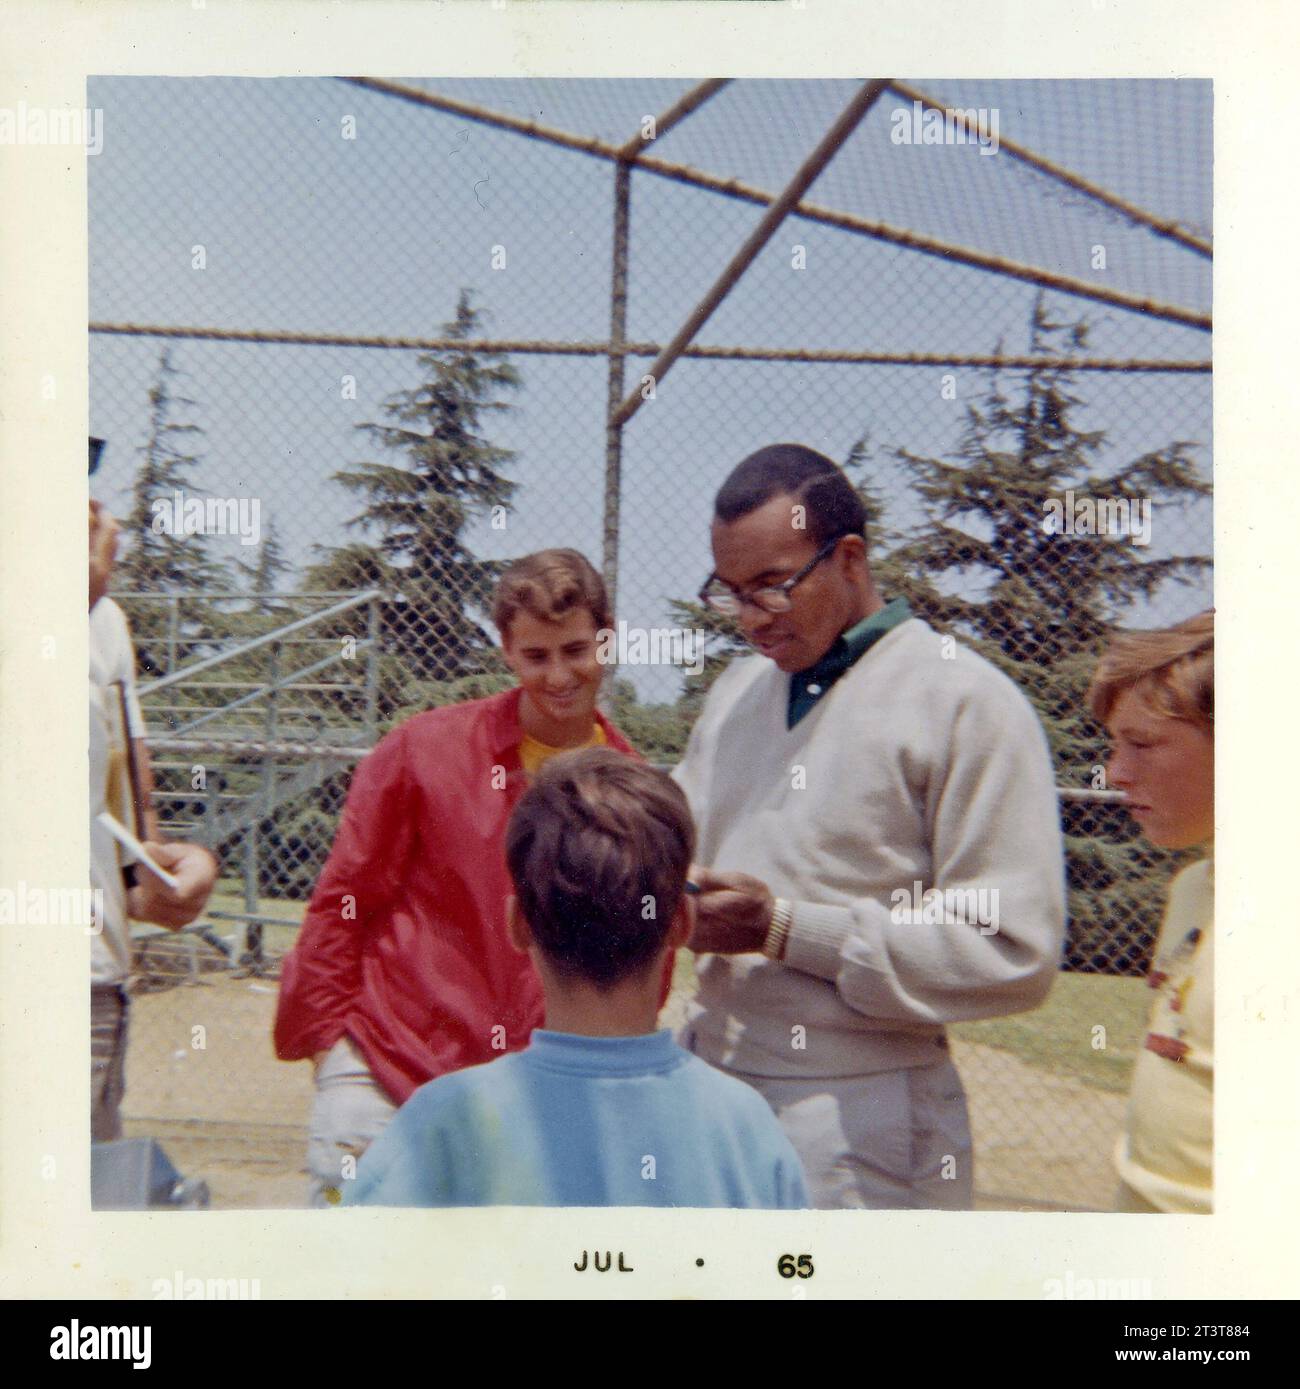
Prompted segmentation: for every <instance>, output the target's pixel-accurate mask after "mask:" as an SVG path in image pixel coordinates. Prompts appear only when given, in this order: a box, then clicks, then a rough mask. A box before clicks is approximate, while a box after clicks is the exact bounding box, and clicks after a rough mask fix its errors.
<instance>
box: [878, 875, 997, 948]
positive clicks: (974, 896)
mask: <svg viewBox="0 0 1300 1389" xmlns="http://www.w3.org/2000/svg"><path fill="white" fill-rule="evenodd" d="M890 901H891V903H892V905H891V907H890V909H889V919H890V920H891V921H892V922H893V923H894V925H895V926H943V925H951V926H978V927H979V928H980V935H982V936H995V935H997V932H998V890H997V888H995V887H978V888H977V887H943V888H939V887H928V888H925V890H924V891H922V887H921V880H920V879H919V878H918V879H917V880H916V881H915V882H913V884H912V886H911V887H910V888H906V887H896V888H895V889H894V890H893V892H891V893H890Z"/></svg>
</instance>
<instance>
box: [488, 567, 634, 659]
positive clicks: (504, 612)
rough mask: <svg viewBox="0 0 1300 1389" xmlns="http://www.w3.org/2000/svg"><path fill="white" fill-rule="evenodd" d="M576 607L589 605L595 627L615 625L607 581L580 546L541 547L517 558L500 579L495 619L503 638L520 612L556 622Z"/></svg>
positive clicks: (494, 611) (494, 612)
mask: <svg viewBox="0 0 1300 1389" xmlns="http://www.w3.org/2000/svg"><path fill="white" fill-rule="evenodd" d="M574 608H586V609H587V610H588V612H590V613H591V615H592V617H593V618H594V619H595V623H596V630H597V631H600V629H601V628H602V627H612V626H613V625H614V619H613V614H612V613H611V612H610V610H609V596H608V594H607V593H606V592H605V581H604V580H603V579H602V578H601V577H600V575H599V574H598V573H597V572H596V570H595V569H594V568H593V567H592V565H591V563H590V562H589V561H588V560H587V558H586V557H585V556H584V555H580V554H579V553H578V551H577V550H538V551H537V553H536V554H532V555H525V556H524V557H523V558H522V559H517V560H515V561H514V563H513V564H511V565H510V567H509V568H508V569H506V571H505V572H504V573H503V574H502V575H501V578H500V579H499V580H498V581H497V588H496V593H495V595H494V596H493V599H492V621H493V623H494V624H495V626H496V629H497V631H498V632H500V633H501V639H502V641H504V640H505V639H506V637H507V636H508V635H509V633H510V624H511V623H512V622H513V621H514V619H515V617H516V615H517V614H518V613H520V612H526V613H528V614H530V615H531V616H532V617H535V618H538V619H539V620H540V621H542V622H554V621H555V620H556V619H557V618H561V617H563V616H564V615H565V614H566V613H568V612H570V611H572V609H574Z"/></svg>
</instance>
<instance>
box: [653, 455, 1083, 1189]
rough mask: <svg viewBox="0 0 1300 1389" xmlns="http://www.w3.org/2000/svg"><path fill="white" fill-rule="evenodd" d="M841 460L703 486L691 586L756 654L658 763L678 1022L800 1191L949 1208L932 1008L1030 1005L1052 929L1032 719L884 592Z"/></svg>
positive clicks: (1048, 803)
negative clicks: (667, 776)
mask: <svg viewBox="0 0 1300 1389" xmlns="http://www.w3.org/2000/svg"><path fill="white" fill-rule="evenodd" d="M865 521H866V517H865V513H864V511H863V508H862V504H861V501H860V499H859V498H858V497H857V494H856V493H855V492H854V490H853V488H852V486H851V485H850V484H849V482H848V480H847V479H846V478H845V476H844V475H843V473H841V472H840V470H839V469H838V468H836V467H835V465H834V464H833V463H832V462H831V461H830V460H829V459H827V458H825V457H823V456H822V455H821V454H818V453H816V452H814V451H813V450H811V449H807V448H804V447H802V446H799V445H794V444H779V445H774V446H772V447H769V448H765V449H761V450H760V451H759V452H758V453H755V454H752V455H751V456H750V457H749V458H747V459H745V460H744V462H742V463H741V464H740V465H739V466H738V467H737V468H736V469H735V470H734V471H733V472H732V474H731V475H730V477H728V479H727V480H726V482H725V483H724V484H723V486H722V489H721V490H720V491H719V493H718V496H717V499H716V501H715V517H714V522H713V528H712V544H713V556H714V563H715V569H714V573H713V575H712V576H711V577H710V579H709V580H708V582H707V583H706V584H705V586H704V588H703V589H702V590H701V597H702V598H703V600H704V601H706V602H708V603H709V604H710V605H711V606H712V607H714V608H715V609H717V610H718V611H721V612H724V613H726V612H730V613H733V614H734V615H735V616H736V618H737V621H738V623H739V625H740V627H741V629H742V631H743V632H744V635H745V637H746V638H747V639H748V640H749V641H750V642H751V643H752V645H753V646H754V647H755V648H756V651H757V653H758V654H757V655H755V656H751V657H748V658H745V659H741V660H736V661H734V662H733V663H732V664H731V665H730V666H729V667H728V669H727V670H726V671H725V672H724V673H723V674H722V675H721V676H720V677H719V678H718V680H717V682H716V683H715V685H714V687H713V689H712V690H711V691H710V693H709V697H708V700H707V702H706V704H705V707H704V710H703V712H702V713H701V715H700V718H699V720H698V722H697V723H696V726H695V728H694V730H693V732H692V735H691V739H690V743H689V745H688V747H687V750H686V754H685V757H684V758H683V760H682V763H681V765H680V766H679V767H678V768H677V770H676V772H675V773H674V775H675V776H676V778H677V780H678V781H679V782H680V783H681V785H682V788H683V789H684V790H685V792H686V794H687V798H688V800H689V801H690V805H691V810H692V813H693V814H694V816H695V820H696V824H697V826H698V829H699V836H698V842H697V849H696V857H697V860H698V863H697V865H696V866H695V867H694V868H693V869H692V877H693V879H694V880H695V881H696V883H697V884H698V885H699V887H700V889H701V891H700V894H699V896H698V897H697V899H696V901H697V925H696V929H695V933H694V934H693V936H692V938H691V942H690V944H691V948H692V949H693V950H695V951H696V952H697V953H698V954H699V956H700V964H699V979H700V990H699V995H698V997H697V999H696V1001H695V1003H694V1004H693V1005H692V1012H691V1015H690V1017H689V1018H688V1021H687V1023H686V1025H685V1027H684V1029H683V1035H682V1040H683V1042H684V1043H685V1045H687V1046H688V1047H689V1048H690V1049H691V1050H693V1051H694V1052H695V1053H696V1054H697V1055H699V1056H702V1057H703V1058H704V1059H705V1060H707V1061H709V1062H711V1063H712V1064H714V1065H716V1066H719V1067H721V1068H722V1069H724V1070H727V1071H729V1072H731V1073H732V1074H734V1075H737V1076H739V1077H740V1078H741V1079H743V1080H745V1081H747V1082H748V1083H749V1084H751V1085H753V1086H754V1087H755V1088H756V1089H757V1090H759V1091H760V1092H761V1093H762V1094H763V1095H764V1096H765V1097H766V1098H767V1100H768V1102H769V1103H770V1104H771V1105H772V1108H773V1109H774V1110H775V1112H776V1114H777V1117H778V1118H779V1119H780V1120H781V1123H782V1125H783V1126H784V1127H785V1129H786V1132H787V1133H788V1135H789V1137H790V1139H791V1141H792V1143H793V1144H794V1147H795V1148H796V1150H797V1151H798V1152H799V1155H800V1157H801V1159H802V1160H803V1163H804V1166H805V1169H806V1171H807V1174H808V1178H809V1185H810V1189H811V1191H812V1196H813V1202H814V1204H815V1205H816V1206H819V1207H823V1208H830V1207H870V1208H876V1209H890V1208H948V1209H962V1208H968V1207H969V1206H970V1205H971V1202H972V1194H973V1172H972V1160H971V1140H970V1128H969V1122H968V1118H967V1113H966V1102H965V1096H964V1095H963V1093H962V1087H961V1082H960V1080H959V1078H958V1076H957V1072H956V1070H955V1068H954V1067H953V1065H952V1063H951V1061H950V1060H949V1056H948V1044H947V1039H946V1037H945V1033H944V1024H945V1023H948V1022H954V1021H959V1020H965V1019H971V1018H982V1017H993V1016H997V1015H999V1014H1005V1013H1015V1012H1020V1011H1023V1010H1025V1009H1029V1008H1033V1007H1035V1006H1037V1005H1038V1004H1039V1003H1041V1002H1042V1000H1043V998H1044V997H1045V996H1046V994H1047V992H1048V990H1049V989H1050V987H1051V983H1052V979H1053V978H1054V976H1055V972H1056V969H1057V966H1058V963H1059V959H1060V953H1061V943H1062V935H1063V930H1064V881H1063V879H1064V871H1063V858H1062V851H1061V836H1060V828H1059V815H1058V809H1057V801H1056V793H1055V789H1054V786H1053V777H1052V768H1051V762H1050V758H1049V754H1048V749H1047V743H1046V739H1045V738H1044V736H1043V731H1042V728H1041V726H1040V724H1039V722H1038V719H1037V716H1036V715H1035V713H1034V711H1033V709H1032V708H1031V707H1030V705H1029V703H1028V701H1027V700H1026V699H1025V698H1024V696H1023V695H1022V694H1021V693H1020V692H1019V690H1018V689H1017V688H1016V687H1015V685H1013V684H1012V682H1011V681H1010V680H1008V679H1007V678H1006V677H1005V676H1004V675H1002V674H1001V673H1000V672H999V671H997V670H996V669H995V668H994V667H993V666H992V665H991V664H989V662H987V661H985V660H984V659H983V658H982V657H980V656H978V655H977V654H976V653H974V652H973V651H971V650H969V649H967V648H965V647H962V646H960V645H959V644H958V643H956V642H955V641H954V640H953V639H952V638H950V637H942V636H940V635H939V634H938V633H936V632H935V631H934V630H933V629H931V628H930V627H929V626H928V625H927V624H926V623H925V622H923V621H921V620H919V619H917V618H914V617H912V616H911V614H910V613H909V611H908V609H907V605H906V603H905V602H903V601H902V600H901V599H900V600H895V601H894V602H892V603H889V604H885V603H884V601H883V600H882V598H881V596H880V594H879V593H878V591H877V589H876V586H875V582H874V580H873V578H872V575H871V570H870V567H869V565H868V562H867V549H866V541H865Z"/></svg>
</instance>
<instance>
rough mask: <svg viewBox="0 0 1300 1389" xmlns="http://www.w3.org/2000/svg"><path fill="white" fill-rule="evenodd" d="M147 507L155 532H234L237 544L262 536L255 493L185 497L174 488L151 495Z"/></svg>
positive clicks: (254, 542)
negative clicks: (241, 495)
mask: <svg viewBox="0 0 1300 1389" xmlns="http://www.w3.org/2000/svg"><path fill="white" fill-rule="evenodd" d="M149 510H150V511H152V512H153V521H152V522H151V523H150V528H151V529H152V531H153V533H154V534H155V535H237V536H238V537H239V543H240V544H241V545H256V544H257V543H258V542H259V541H260V540H261V538H262V503H261V501H260V500H259V499H258V498H256V497H187V496H186V495H185V493H184V492H183V491H181V490H177V491H175V492H173V493H172V494H171V496H170V497H155V498H154V500H153V501H151V502H150V503H149Z"/></svg>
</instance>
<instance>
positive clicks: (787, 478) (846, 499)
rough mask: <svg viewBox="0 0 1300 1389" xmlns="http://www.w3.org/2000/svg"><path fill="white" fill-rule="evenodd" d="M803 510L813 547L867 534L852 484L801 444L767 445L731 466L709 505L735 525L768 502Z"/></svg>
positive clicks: (861, 509)
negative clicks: (783, 500) (790, 502)
mask: <svg viewBox="0 0 1300 1389" xmlns="http://www.w3.org/2000/svg"><path fill="white" fill-rule="evenodd" d="M787 494H788V495H789V496H791V497H793V498H794V499H795V501H796V502H800V503H802V504H803V506H804V507H806V508H807V521H808V537H809V539H810V540H811V541H812V542H813V544H814V545H816V546H817V547H818V548H820V547H821V546H823V545H825V544H826V542H827V541H828V540H831V539H834V538H835V537H838V536H841V535H860V536H862V537H863V538H864V539H865V538H866V533H867V511H866V508H865V507H864V506H863V505H862V498H861V497H859V496H858V494H857V493H856V492H855V491H854V490H853V485H852V483H850V482H849V480H848V478H847V477H845V476H844V474H843V472H841V471H840V469H839V468H837V467H836V466H835V464H834V463H832V462H831V460H830V459H829V458H827V457H826V455H825V454H822V453H818V452H817V451H816V449H810V448H805V447H804V446H803V445H802V444H769V445H768V446H767V448H762V449H759V450H758V452H757V453H751V454H750V455H749V457H748V458H746V459H744V460H743V461H742V462H740V463H737V464H736V466H735V467H734V468H733V469H732V470H731V473H730V475H729V476H728V478H727V480H726V481H725V482H724V483H723V484H722V487H721V488H720V489H719V491H718V495H717V497H716V498H715V499H714V503H713V513H714V515H715V516H716V517H717V519H718V520H719V521H724V522H730V521H737V520H739V519H740V517H742V516H748V515H749V513H750V512H751V511H757V510H758V508H759V507H760V506H762V505H763V504H764V503H765V502H769V501H771V499H772V498H773V497H780V496H785V495H787Z"/></svg>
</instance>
